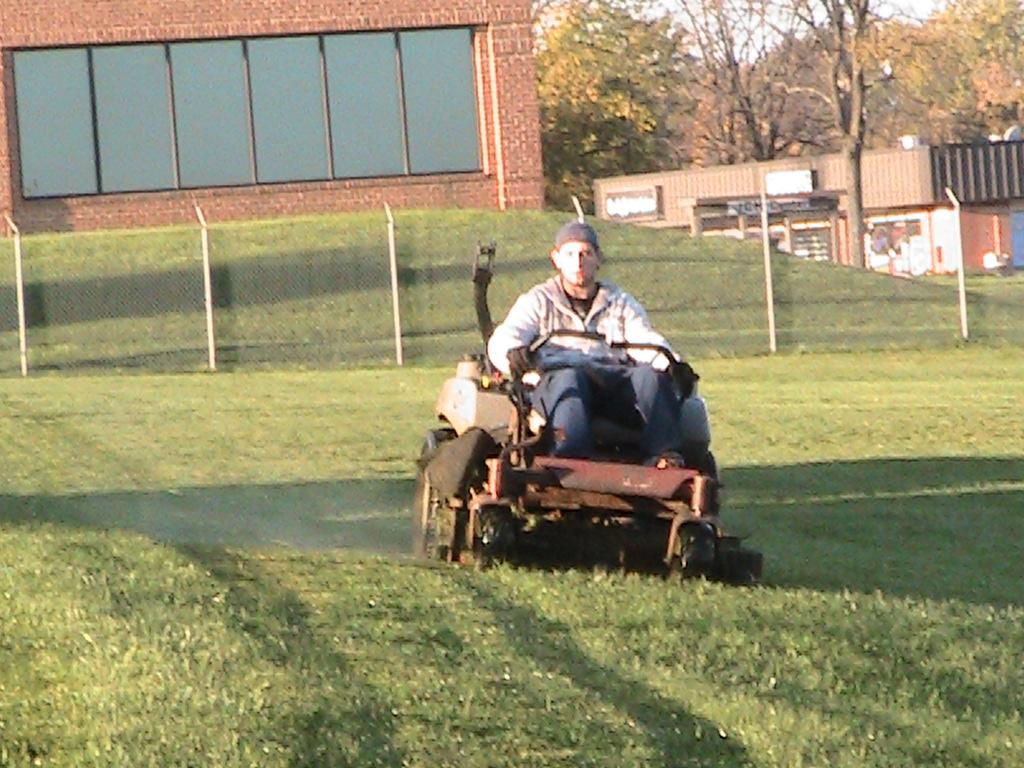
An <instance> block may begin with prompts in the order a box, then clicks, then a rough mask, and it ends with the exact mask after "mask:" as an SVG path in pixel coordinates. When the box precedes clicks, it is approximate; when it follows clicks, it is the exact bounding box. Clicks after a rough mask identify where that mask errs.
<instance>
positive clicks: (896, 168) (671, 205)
mask: <svg viewBox="0 0 1024 768" xmlns="http://www.w3.org/2000/svg"><path fill="white" fill-rule="evenodd" d="M861 170H862V175H863V203H864V214H865V216H864V219H865V225H866V233H865V242H864V261H865V264H866V265H867V266H868V267H869V268H871V269H875V270H878V271H882V272H889V273H892V274H911V275H916V274H924V273H926V272H936V273H943V272H952V271H955V270H956V269H957V267H958V266H959V263H960V262H959V253H960V251H961V249H962V252H963V257H964V264H965V265H966V266H967V267H968V268H973V269H992V268H994V266H997V265H1010V264H1012V265H1013V266H1015V267H1018V268H1022V267H1024V142H1022V141H1019V140H1008V141H993V142H989V143H984V144H944V145H941V146H935V147H929V146H921V145H919V144H917V143H916V142H908V146H907V147H905V148H898V149H878V150H870V151H867V152H865V153H864V156H863V160H862V164H861ZM846 187H847V179H846V173H845V166H844V164H843V162H842V159H841V157H840V156H839V155H838V154H833V155H820V156H813V157H795V158H786V159H783V160H772V161H769V162H763V163H743V164H739V165H729V166H713V167H708V168H689V169H685V170H678V171H666V172H662V173H649V174H638V175H632V176H618V177H612V178H606V179H598V180H596V181H595V184H594V202H595V207H596V209H597V213H598V215H599V216H601V217H602V218H606V219H610V220H613V221H631V222H635V223H637V224H642V225H644V226H652V227H679V228H685V229H688V230H689V231H691V232H693V233H694V234H699V233H705V234H711V233H718V234H725V235H730V236H734V237H760V236H761V231H760V230H761V191H762V188H764V190H765V192H766V200H767V203H768V226H769V232H770V235H771V237H772V239H773V240H775V241H776V242H777V243H778V245H779V247H781V248H782V249H783V250H786V251H788V252H790V253H793V254H795V255H798V256H805V257H808V258H814V259H819V260H832V261H837V262H840V263H846V262H847V261H848V253H849V249H848V248H847V239H848V227H847V222H846V208H847V201H846ZM947 188H948V189H949V190H950V191H951V192H952V193H953V195H954V197H955V198H956V200H957V201H958V202H959V203H960V204H961V207H960V209H959V210H957V209H956V208H955V207H954V206H953V204H952V202H951V201H950V199H949V197H948V196H947V192H946V190H947Z"/></svg>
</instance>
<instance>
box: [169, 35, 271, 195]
mask: <svg viewBox="0 0 1024 768" xmlns="http://www.w3.org/2000/svg"><path fill="white" fill-rule="evenodd" d="M171 72H172V74H173V78H172V79H173V81H174V119H175V127H176V128H177V134H178V169H179V173H180V184H181V186H182V187H214V186H220V185H227V184H251V183H252V182H253V181H255V178H254V176H253V171H252V162H251V150H250V141H249V113H248V106H247V99H248V95H247V94H246V92H245V59H244V58H243V55H242V43H241V41H239V40H225V41H217V42H202V43H176V44H174V45H172V46H171Z"/></svg>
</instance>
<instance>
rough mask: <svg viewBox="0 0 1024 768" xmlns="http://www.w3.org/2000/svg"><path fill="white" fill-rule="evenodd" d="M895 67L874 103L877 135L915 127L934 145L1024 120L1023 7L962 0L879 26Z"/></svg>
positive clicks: (995, 0)
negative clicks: (917, 18)
mask: <svg viewBox="0 0 1024 768" xmlns="http://www.w3.org/2000/svg"><path fill="white" fill-rule="evenodd" d="M881 34H882V38H883V44H884V45H886V46H887V47H888V48H889V50H890V51H891V54H890V55H891V61H892V66H893V69H894V71H895V73H896V78H895V81H894V83H893V85H892V98H891V99H889V100H888V102H887V103H880V104H878V105H877V106H878V108H879V113H878V114H879V116H880V122H879V126H878V127H879V129H880V133H881V134H882V139H883V140H884V139H888V138H892V136H893V135H894V134H895V135H898V134H899V132H904V133H917V134H920V135H922V136H923V137H925V138H926V139H927V140H928V141H929V142H931V143H935V144H937V143H941V142H943V141H974V140H985V139H986V138H987V137H988V136H989V135H991V134H1000V135H1001V134H1002V133H1003V132H1004V131H1005V130H1006V129H1007V128H1008V127H1009V126H1010V125H1012V124H1014V123H1017V124H1020V123H1021V122H1024V42H1022V40H1024V7H1022V6H1021V5H1020V4H1019V3H1018V2H1017V0H960V2H956V3H954V4H951V5H950V6H949V7H948V8H946V9H945V10H943V11H940V12H938V13H936V14H934V15H933V16H932V17H930V18H929V19H928V20H927V21H926V22H925V23H924V24H919V25H914V24H905V23H899V22H893V23H890V24H886V25H885V26H884V27H883V28H882V30H881Z"/></svg>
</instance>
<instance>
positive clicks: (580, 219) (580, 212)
mask: <svg viewBox="0 0 1024 768" xmlns="http://www.w3.org/2000/svg"><path fill="white" fill-rule="evenodd" d="M572 207H573V208H575V209H576V221H578V222H579V223H580V224H582V223H583V222H585V221H586V220H587V217H586V216H584V215H583V206H582V205H580V199H579V198H578V197H576V195H573V196H572Z"/></svg>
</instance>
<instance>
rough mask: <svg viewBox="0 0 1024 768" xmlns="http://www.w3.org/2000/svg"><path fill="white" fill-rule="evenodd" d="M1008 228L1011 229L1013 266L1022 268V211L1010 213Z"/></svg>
mask: <svg viewBox="0 0 1024 768" xmlns="http://www.w3.org/2000/svg"><path fill="white" fill-rule="evenodd" d="M1010 229H1011V230H1012V231H1013V266H1014V267H1016V268H1017V269H1024V211H1014V212H1013V213H1011V214H1010Z"/></svg>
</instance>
